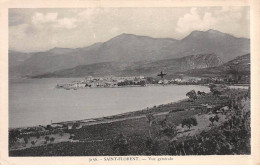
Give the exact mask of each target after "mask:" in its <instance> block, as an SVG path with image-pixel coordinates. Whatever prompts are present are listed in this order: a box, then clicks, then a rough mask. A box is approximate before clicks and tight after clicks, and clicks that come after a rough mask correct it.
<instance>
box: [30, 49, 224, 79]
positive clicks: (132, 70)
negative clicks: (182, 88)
mask: <svg viewBox="0 0 260 168" xmlns="http://www.w3.org/2000/svg"><path fill="white" fill-rule="evenodd" d="M222 64H223V62H222V61H221V60H220V59H219V58H218V56H217V55H216V54H214V53H211V54H198V55H189V56H185V57H182V58H173V59H165V60H158V61H151V62H146V61H141V62H134V63H128V64H122V63H120V62H103V63H95V64H89V65H78V66H76V67H74V68H70V69H64V70H59V71H55V72H52V73H46V74H42V75H36V76H33V77H34V78H43V77H86V76H108V75H114V76H157V73H158V71H160V70H163V71H166V72H167V73H168V74H174V73H175V72H179V71H186V70H190V69H200V68H205V67H214V66H219V65H222Z"/></svg>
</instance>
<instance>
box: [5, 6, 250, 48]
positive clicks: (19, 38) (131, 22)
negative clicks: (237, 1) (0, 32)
mask: <svg viewBox="0 0 260 168" xmlns="http://www.w3.org/2000/svg"><path fill="white" fill-rule="evenodd" d="M249 13H250V12H249V7H196V8H194V7H176V8H70V9H69V8H66V9H61V8H59V9H55V8H49V9H48V8H45V9H40V8H34V9H33V8H27V9H23V8H16V9H14V8H13V9H9V49H11V50H16V51H22V52H34V51H45V50H49V49H51V48H54V47H61V48H79V47H86V46H89V45H92V44H94V43H97V42H105V41H107V40H109V39H111V38H113V37H115V36H117V35H120V34H122V33H128V34H136V35H143V36H150V37H154V38H174V39H182V38H184V37H185V36H187V35H189V34H190V33H191V32H192V31H194V30H199V31H207V30H209V29H214V30H218V31H221V32H224V33H228V34H231V35H234V36H236V37H245V38H249V21H250V19H249Z"/></svg>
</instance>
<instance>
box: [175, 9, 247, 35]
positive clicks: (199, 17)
mask: <svg viewBox="0 0 260 168" xmlns="http://www.w3.org/2000/svg"><path fill="white" fill-rule="evenodd" d="M244 10H245V8H242V7H222V8H213V9H210V8H209V9H202V8H191V9H190V11H189V12H188V13H186V14H184V15H183V16H182V17H180V18H179V19H178V21H177V24H176V25H177V27H176V28H175V31H176V32H178V33H181V34H187V33H190V32H191V31H193V30H201V31H205V30H208V29H217V30H219V31H223V32H227V33H231V34H232V33H233V32H239V31H240V30H239V29H240V26H239V25H240V24H241V19H242V17H243V12H244Z"/></svg>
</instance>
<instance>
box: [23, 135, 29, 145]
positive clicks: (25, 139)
mask: <svg viewBox="0 0 260 168" xmlns="http://www.w3.org/2000/svg"><path fill="white" fill-rule="evenodd" d="M23 140H24V143H25V144H27V143H28V137H27V136H25V137H23Z"/></svg>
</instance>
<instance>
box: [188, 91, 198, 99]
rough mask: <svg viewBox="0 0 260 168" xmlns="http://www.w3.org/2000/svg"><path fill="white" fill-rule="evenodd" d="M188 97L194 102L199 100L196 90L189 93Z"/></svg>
mask: <svg viewBox="0 0 260 168" xmlns="http://www.w3.org/2000/svg"><path fill="white" fill-rule="evenodd" d="M186 96H188V97H189V98H190V99H192V100H193V101H194V100H195V99H197V98H198V96H197V94H196V91H195V90H192V91H190V92H188V93H187V94H186Z"/></svg>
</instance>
